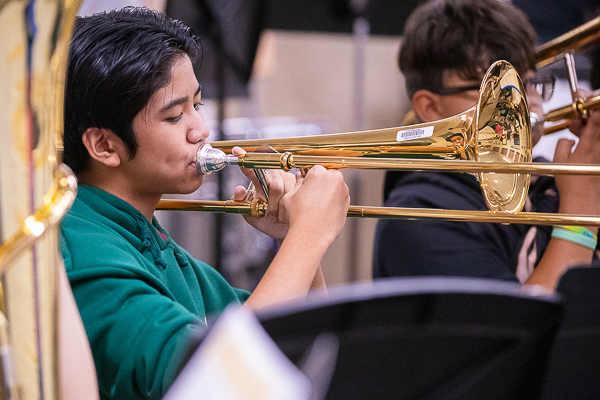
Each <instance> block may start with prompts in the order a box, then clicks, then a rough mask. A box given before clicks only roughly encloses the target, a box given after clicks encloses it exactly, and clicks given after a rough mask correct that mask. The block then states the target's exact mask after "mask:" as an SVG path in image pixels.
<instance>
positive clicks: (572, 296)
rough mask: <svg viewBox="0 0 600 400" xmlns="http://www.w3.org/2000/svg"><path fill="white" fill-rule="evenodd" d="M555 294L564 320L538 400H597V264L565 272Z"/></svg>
mask: <svg viewBox="0 0 600 400" xmlns="http://www.w3.org/2000/svg"><path fill="white" fill-rule="evenodd" d="M557 291H558V292H559V293H560V294H561V296H562V297H563V300H564V317H563V322H562V324H561V327H560V329H559V331H558V334H557V336H556V343H555V344H554V346H553V349H552V353H551V354H552V355H551V357H550V365H549V369H548V375H547V379H546V384H545V387H544V395H543V397H542V398H543V399H544V400H554V399H561V400H562V399H578V400H585V399H600V263H598V264H595V265H594V266H592V267H589V266H581V267H573V268H571V269H569V270H567V272H566V273H565V274H564V275H563V277H562V278H561V280H560V282H559V284H558V289H557Z"/></svg>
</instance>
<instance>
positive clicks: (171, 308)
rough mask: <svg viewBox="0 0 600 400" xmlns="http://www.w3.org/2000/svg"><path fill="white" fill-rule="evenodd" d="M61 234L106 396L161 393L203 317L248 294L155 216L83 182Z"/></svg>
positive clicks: (137, 396)
mask: <svg viewBox="0 0 600 400" xmlns="http://www.w3.org/2000/svg"><path fill="white" fill-rule="evenodd" d="M59 240H60V251H61V253H62V256H63V258H64V262H65V267H66V270H67V276H68V277H69V281H70V283H71V287H72V289H73V294H74V296H75V300H76V301H77V305H78V307H79V312H80V313H81V317H82V319H83V324H84V326H85V329H86V332H87V335H88V339H89V341H90V345H91V348H92V353H93V356H94V361H95V364H96V371H97V374H98V384H99V388H100V394H101V398H102V399H128V400H129V399H160V398H161V397H162V395H163V394H164V393H165V392H166V390H167V389H168V388H169V386H170V385H171V384H172V383H173V381H174V379H175V375H176V373H177V371H178V368H179V366H180V364H181V362H182V360H183V357H184V352H185V351H186V350H187V348H186V346H187V343H188V340H189V338H190V337H191V336H192V335H198V334H201V332H202V330H203V329H204V328H205V326H206V325H205V324H206V317H207V316H209V317H210V316H211V315H217V314H219V313H220V312H221V311H223V309H224V308H225V307H226V306H227V305H228V304H230V303H241V302H243V301H245V300H246V299H247V298H248V296H249V293H248V292H246V291H243V290H239V289H235V288H232V287H231V286H230V285H229V284H228V283H227V282H226V281H225V279H223V277H222V276H221V275H220V274H219V273H217V272H216V271H215V270H214V269H213V268H212V267H210V266H209V265H207V264H205V263H203V262H200V261H198V260H196V259H194V258H193V257H192V256H190V254H189V253H188V252H186V251H185V250H184V249H183V248H181V247H180V246H179V245H177V244H176V243H175V242H174V241H173V240H172V239H171V237H170V236H169V234H168V233H167V232H166V231H165V230H164V229H162V228H161V227H160V226H159V224H158V222H157V221H156V218H154V219H153V221H152V223H150V222H149V221H148V220H147V219H146V218H145V217H144V216H143V215H142V214H141V213H140V212H139V211H138V210H136V209H135V208H134V207H132V206H131V205H129V204H128V203H127V202H125V201H123V200H121V199H119V198H118V197H115V196H113V195H111V194H109V193H107V192H104V191H102V190H100V189H97V188H93V187H90V186H80V187H79V192H78V194H77V198H76V200H75V202H74V203H73V206H72V207H71V209H70V210H69V212H68V213H67V215H66V216H65V217H64V218H63V220H62V221H61V224H60V237H59Z"/></svg>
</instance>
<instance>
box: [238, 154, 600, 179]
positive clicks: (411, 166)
mask: <svg viewBox="0 0 600 400" xmlns="http://www.w3.org/2000/svg"><path fill="white" fill-rule="evenodd" d="M238 165H240V166H243V167H246V168H253V169H257V168H259V169H260V168H271V169H284V170H288V171H289V170H290V169H292V168H308V167H312V166H315V165H322V166H324V167H326V168H330V169H348V168H355V169H384V170H409V171H438V172H444V171H445V172H469V173H475V172H496V173H508V174H514V173H521V174H536V175H555V174H565V175H600V166H598V165H591V164H558V163H556V164H555V163H531V162H529V163H491V162H483V161H468V160H439V159H429V160H422V159H397V158H383V157H340V156H303V155H296V154H290V153H283V154H277V153H246V154H243V155H241V156H239V157H238Z"/></svg>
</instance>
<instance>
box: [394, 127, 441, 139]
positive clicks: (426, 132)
mask: <svg viewBox="0 0 600 400" xmlns="http://www.w3.org/2000/svg"><path fill="white" fill-rule="evenodd" d="M429 136H433V126H426V127H424V128H414V129H407V130H405V131H398V133H396V140H397V141H398V142H402V141H404V140H411V139H422V138H425V137H429Z"/></svg>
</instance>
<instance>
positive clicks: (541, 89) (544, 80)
mask: <svg viewBox="0 0 600 400" xmlns="http://www.w3.org/2000/svg"><path fill="white" fill-rule="evenodd" d="M523 83H524V84H525V90H526V91H528V92H529V91H530V90H535V91H536V92H537V93H538V94H539V95H540V97H541V98H542V101H548V100H550V99H551V98H552V94H553V93H554V84H555V83H556V77H554V76H552V75H549V76H534V77H532V78H529V79H526V80H525V82H523ZM480 86H481V85H467V86H453V87H445V88H440V89H438V90H436V91H434V93H436V94H439V95H442V96H454V95H457V94H460V93H464V92H468V91H469V90H479V87H480Z"/></svg>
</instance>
